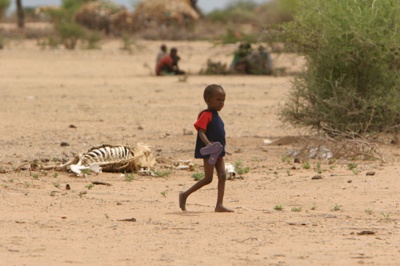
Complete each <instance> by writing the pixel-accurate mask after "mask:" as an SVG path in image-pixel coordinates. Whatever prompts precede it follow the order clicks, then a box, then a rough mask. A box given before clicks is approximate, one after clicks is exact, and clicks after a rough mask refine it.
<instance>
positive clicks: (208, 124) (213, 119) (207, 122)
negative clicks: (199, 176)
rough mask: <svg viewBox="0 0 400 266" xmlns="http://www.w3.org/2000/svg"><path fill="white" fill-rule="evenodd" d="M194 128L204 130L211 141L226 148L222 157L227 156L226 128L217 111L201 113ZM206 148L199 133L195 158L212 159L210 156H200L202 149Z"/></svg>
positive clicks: (208, 110)
mask: <svg viewBox="0 0 400 266" xmlns="http://www.w3.org/2000/svg"><path fill="white" fill-rule="evenodd" d="M194 127H195V128H196V130H197V131H199V130H200V129H204V130H205V132H206V136H207V138H208V140H209V141H211V142H219V143H221V145H222V146H224V150H223V151H222V153H221V155H220V157H223V156H225V126H224V122H223V121H222V119H221V117H220V116H219V114H218V112H217V111H215V110H210V109H206V110H204V111H202V112H200V114H199V116H198V119H197V121H196V123H195V124H194ZM205 146H206V145H205V144H204V143H203V141H202V140H201V139H200V136H199V133H197V139H196V149H195V154H194V157H195V158H208V157H210V156H209V155H201V154H200V149H201V148H203V147H205Z"/></svg>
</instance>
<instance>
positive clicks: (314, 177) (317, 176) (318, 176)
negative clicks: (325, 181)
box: [311, 175, 322, 180]
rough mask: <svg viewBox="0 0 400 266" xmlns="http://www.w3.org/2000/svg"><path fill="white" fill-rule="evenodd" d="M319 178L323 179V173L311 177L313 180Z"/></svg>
mask: <svg viewBox="0 0 400 266" xmlns="http://www.w3.org/2000/svg"><path fill="white" fill-rule="evenodd" d="M318 179H322V176H321V175H315V176H313V177H311V180H318Z"/></svg>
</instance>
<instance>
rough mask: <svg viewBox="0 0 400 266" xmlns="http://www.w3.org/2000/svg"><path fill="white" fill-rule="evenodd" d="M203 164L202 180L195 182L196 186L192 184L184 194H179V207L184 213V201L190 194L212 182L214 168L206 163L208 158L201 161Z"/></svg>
mask: <svg viewBox="0 0 400 266" xmlns="http://www.w3.org/2000/svg"><path fill="white" fill-rule="evenodd" d="M203 160H204V162H203V164H204V178H202V179H201V180H199V181H197V183H196V184H194V185H193V186H192V187H191V188H189V189H188V190H186V191H185V192H181V193H179V207H180V208H181V209H182V211H186V199H187V197H189V195H190V194H192V193H193V192H195V191H196V190H199V189H200V188H202V187H204V186H205V185H208V184H210V183H211V182H212V180H213V174H214V166H213V165H211V164H209V163H208V158H207V159H203Z"/></svg>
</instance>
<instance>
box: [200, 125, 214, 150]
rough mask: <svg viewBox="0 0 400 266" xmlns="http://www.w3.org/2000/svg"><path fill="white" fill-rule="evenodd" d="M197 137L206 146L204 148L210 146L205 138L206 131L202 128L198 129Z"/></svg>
mask: <svg viewBox="0 0 400 266" xmlns="http://www.w3.org/2000/svg"><path fill="white" fill-rule="evenodd" d="M199 137H200V139H201V141H202V142H203V143H204V144H206V146H208V145H210V144H211V142H210V141H209V140H208V138H207V136H206V131H205V130H204V129H202V128H200V129H199Z"/></svg>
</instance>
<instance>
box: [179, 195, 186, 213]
mask: <svg viewBox="0 0 400 266" xmlns="http://www.w3.org/2000/svg"><path fill="white" fill-rule="evenodd" d="M179 207H180V208H181V210H182V211H186V198H185V195H184V193H183V192H181V193H179Z"/></svg>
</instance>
